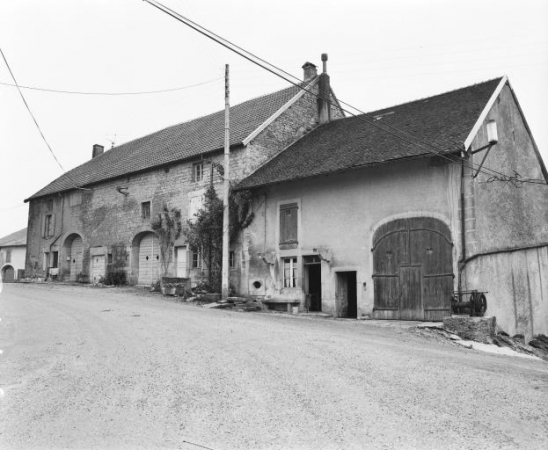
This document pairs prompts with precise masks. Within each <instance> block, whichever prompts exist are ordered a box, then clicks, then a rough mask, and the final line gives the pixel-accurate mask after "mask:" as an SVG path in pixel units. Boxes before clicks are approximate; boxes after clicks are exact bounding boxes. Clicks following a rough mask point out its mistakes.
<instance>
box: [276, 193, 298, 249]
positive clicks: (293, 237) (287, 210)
mask: <svg viewBox="0 0 548 450" xmlns="http://www.w3.org/2000/svg"><path fill="white" fill-rule="evenodd" d="M298 211H299V208H298V205H297V203H289V204H287V205H281V206H280V248H281V249H289V248H297V244H298V229H297V227H298Z"/></svg>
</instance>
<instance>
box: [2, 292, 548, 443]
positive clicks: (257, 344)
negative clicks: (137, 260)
mask: <svg viewBox="0 0 548 450" xmlns="http://www.w3.org/2000/svg"><path fill="white" fill-rule="evenodd" d="M0 318H1V319H2V320H1V322H0V348H1V350H2V354H0V387H1V389H2V391H0V396H1V397H2V398H1V399H0V448H2V449H4V450H7V449H46V448H47V449H122V448H123V449H157V448H158V449H160V448H180V449H185V450H186V449H200V448H206V449H213V450H228V449H315V450H320V449H393V448H394V449H400V448H401V449H408V448H417V449H441V448H443V449H474V450H478V449H506V448H509V449H513V448H515V449H518V448H519V449H546V448H548V364H547V363H546V362H543V361H532V360H526V359H521V358H515V357H508V356H497V355H488V354H484V353H479V352H476V351H473V350H467V349H464V348H460V347H457V346H454V345H451V344H449V343H443V342H439V341H435V340H429V339H425V338H424V337H421V336H416V335H413V334H412V333H409V332H408V331H407V330H405V329H402V328H397V327H396V328H394V327H380V326H376V325H373V324H371V323H367V322H363V321H359V322H358V321H349V320H325V319H324V320H320V319H311V318H302V317H287V316H283V315H280V314H267V313H238V312H233V311H224V310H208V309H205V308H200V307H197V306H195V305H190V304H183V303H175V302H173V301H172V300H166V299H164V298H162V297H161V296H159V295H152V294H148V295H145V294H140V295H138V294H136V293H135V292H133V291H131V290H129V289H125V290H116V289H100V288H88V287H71V286H52V285H23V284H20V285H15V284H12V285H4V290H3V292H2V293H1V294H0Z"/></svg>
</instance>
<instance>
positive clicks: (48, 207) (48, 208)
mask: <svg viewBox="0 0 548 450" xmlns="http://www.w3.org/2000/svg"><path fill="white" fill-rule="evenodd" d="M52 209H53V200H51V199H50V200H48V201H47V202H46V210H47V211H51V210H52Z"/></svg>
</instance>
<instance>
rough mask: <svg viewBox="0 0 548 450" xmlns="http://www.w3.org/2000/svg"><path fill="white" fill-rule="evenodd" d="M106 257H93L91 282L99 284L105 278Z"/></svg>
mask: <svg viewBox="0 0 548 450" xmlns="http://www.w3.org/2000/svg"><path fill="white" fill-rule="evenodd" d="M105 268H106V265H105V255H96V256H92V257H91V281H92V282H94V283H98V282H99V281H101V277H104V276H105Z"/></svg>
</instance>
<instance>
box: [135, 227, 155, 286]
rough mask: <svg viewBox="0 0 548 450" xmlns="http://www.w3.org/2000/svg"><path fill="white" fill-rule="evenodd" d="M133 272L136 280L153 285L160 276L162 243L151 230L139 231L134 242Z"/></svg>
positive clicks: (139, 282) (142, 283)
mask: <svg viewBox="0 0 548 450" xmlns="http://www.w3.org/2000/svg"><path fill="white" fill-rule="evenodd" d="M132 274H133V276H134V277H135V278H136V279H135V281H134V282H136V283H137V284H140V285H146V286H149V285H151V284H152V283H153V282H154V281H156V280H158V279H159V277H160V244H159V242H158V236H156V235H155V234H154V233H152V232H150V231H146V232H143V233H139V234H138V235H137V236H135V238H134V239H133V244H132Z"/></svg>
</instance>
